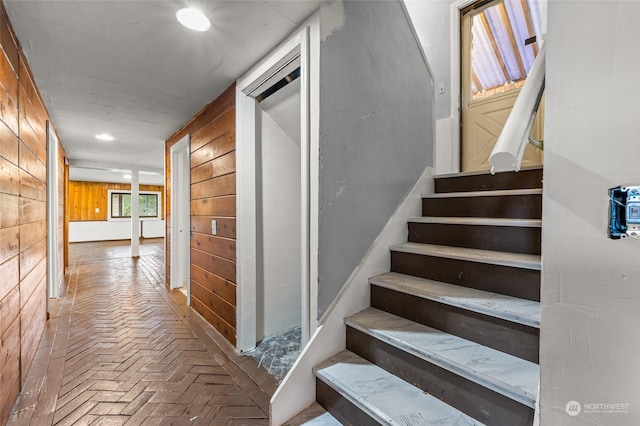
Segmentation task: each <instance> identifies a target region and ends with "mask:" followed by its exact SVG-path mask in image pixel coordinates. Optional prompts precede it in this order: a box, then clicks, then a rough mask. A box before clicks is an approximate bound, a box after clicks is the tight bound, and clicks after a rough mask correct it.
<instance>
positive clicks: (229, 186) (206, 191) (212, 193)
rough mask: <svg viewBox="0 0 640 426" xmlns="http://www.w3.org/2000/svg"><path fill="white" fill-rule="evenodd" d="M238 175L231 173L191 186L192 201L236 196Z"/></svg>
mask: <svg viewBox="0 0 640 426" xmlns="http://www.w3.org/2000/svg"><path fill="white" fill-rule="evenodd" d="M235 193H236V174H235V173H231V174H228V175H225V176H221V177H217V178H213V179H208V180H204V181H202V182H198V183H195V184H193V185H191V199H192V200H196V199H198V198H207V197H219V196H222V195H235Z"/></svg>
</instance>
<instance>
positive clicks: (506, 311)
mask: <svg viewBox="0 0 640 426" xmlns="http://www.w3.org/2000/svg"><path fill="white" fill-rule="evenodd" d="M369 282H370V283H371V284H373V285H377V286H379V287H384V288H388V289H390V290H395V291H399V292H402V293H407V294H411V295H413V296H417V297H421V298H424V299H429V300H434V301H437V302H440V303H444V304H447V305H451V306H456V307H458V308H461V309H467V310H469V311H473V312H477V313H480V314H484V315H489V316H492V317H495V318H500V319H503V320H506V321H511V322H515V323H518V324H522V325H527V326H530V327H534V328H540V303H539V302H535V301H532V300H527V299H520V298H518V297H512V296H506V295H504V294H498V293H491V292H489V291H484V290H477V289H474V288H469V287H463V286H458V285H455V284H448V283H443V282H440V281H433V280H428V279H425V278H419V277H414V276H411V275H404V274H399V273H397V272H387V273H384V274H381V275H377V276H375V277H371V278H370V279H369Z"/></svg>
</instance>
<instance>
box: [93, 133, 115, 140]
mask: <svg viewBox="0 0 640 426" xmlns="http://www.w3.org/2000/svg"><path fill="white" fill-rule="evenodd" d="M96 139H100V140H101V141H113V140H115V139H116V138H114V137H113V136H111V135H109V134H107V133H99V134H97V135H96Z"/></svg>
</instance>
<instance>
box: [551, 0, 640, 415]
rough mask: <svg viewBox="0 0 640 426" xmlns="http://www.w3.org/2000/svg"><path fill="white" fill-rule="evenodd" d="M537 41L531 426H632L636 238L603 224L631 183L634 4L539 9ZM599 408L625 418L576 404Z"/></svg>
mask: <svg viewBox="0 0 640 426" xmlns="http://www.w3.org/2000/svg"><path fill="white" fill-rule="evenodd" d="M547 40H548V42H547V43H548V44H547V49H548V50H547V77H546V87H547V93H546V113H545V121H546V127H545V153H544V156H545V159H544V161H545V165H544V168H545V170H544V199H543V245H542V256H543V270H542V332H541V354H540V355H541V374H542V381H541V402H540V404H541V413H540V414H541V417H540V420H541V424H543V425H580V426H582V425H632V424H633V425H637V424H640V374H638V367H639V366H640V331H638V330H639V328H638V324H640V241H638V240H631V239H628V240H619V241H613V240H609V239H608V238H607V236H606V224H607V216H608V212H607V207H608V202H607V190H608V189H609V188H611V187H614V186H617V185H620V184H624V185H633V184H635V185H640V143H639V138H640V136H639V135H640V120H639V118H640V101H639V99H640V78H639V76H640V48H638V43H639V42H640V2H637V1H624V0H623V1H620V0H611V1H588V2H573V1H551V2H549V9H548V39H547ZM570 401H577V402H578V403H579V404H580V407H581V410H582V411H581V412H580V414H578V415H577V416H573V417H572V416H569V415H568V414H567V413H566V410H565V408H566V405H567V403H568V402H570ZM607 403H614V404H615V403H619V404H629V405H628V412H624V409H623V412H622V413H604V412H602V409H601V407H599V406H597V405H596V406H594V405H586V406H585V404H607ZM590 408H591V409H592V410H595V411H596V412H588V411H589V409H590Z"/></svg>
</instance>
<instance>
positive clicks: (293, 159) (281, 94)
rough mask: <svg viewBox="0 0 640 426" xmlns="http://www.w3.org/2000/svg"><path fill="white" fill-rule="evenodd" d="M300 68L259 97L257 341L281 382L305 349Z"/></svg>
mask: <svg viewBox="0 0 640 426" xmlns="http://www.w3.org/2000/svg"><path fill="white" fill-rule="evenodd" d="M296 65H298V66H297V68H294V70H293V71H291V72H290V73H288V74H287V75H285V76H284V77H283V78H281V79H280V80H278V81H276V82H275V84H274V85H273V86H270V87H268V88H265V90H264V91H263V92H262V93H260V94H259V95H258V96H256V101H257V102H258V105H257V120H256V124H257V126H256V133H257V136H258V137H257V138H256V176H257V183H256V189H257V191H256V207H257V211H256V213H257V222H256V227H257V229H256V231H257V232H256V233H257V270H256V340H257V341H258V342H260V341H264V340H266V342H265V349H266V350H268V351H269V354H265V353H261V355H260V356H261V358H263V357H264V356H267V357H271V358H272V359H271V360H270V361H269V366H266V367H267V369H268V370H270V371H271V372H272V373H274V375H276V376H278V375H280V373H281V371H280V370H283V367H282V366H279V364H282V363H285V364H286V360H283V359H282V358H283V357H286V356H287V354H290V353H295V352H296V350H299V348H300V337H301V322H302V282H301V277H302V268H303V265H302V255H301V253H302V250H301V249H302V219H301V211H302V181H301V168H302V165H301V158H302V157H301V146H300V144H301V137H300V132H301V130H300V128H301V117H300V102H301V96H300V79H299V75H300V67H299V58H298V59H297V61H294V62H293V63H292V68H293V67H295V66H296ZM276 342H277V343H276ZM274 346H278V347H281V353H278V351H277V350H276V351H273V347H274ZM258 350H260V346H259V347H258ZM263 352H264V351H263ZM294 360H295V357H294V358H293V359H292V360H291V362H293V361H294ZM265 361H266V359H265V360H263V362H265ZM282 372H285V371H282ZM285 373H286V372H285Z"/></svg>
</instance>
